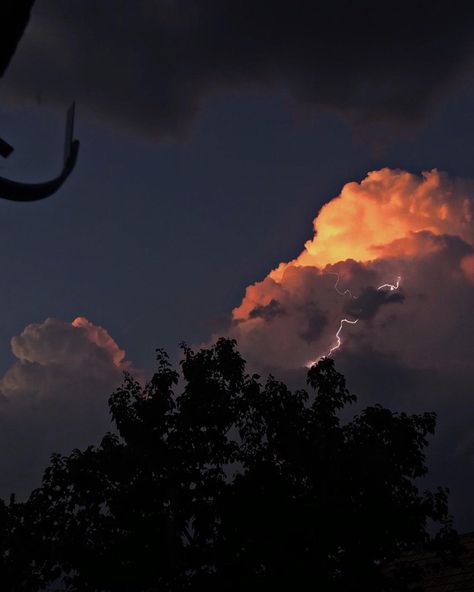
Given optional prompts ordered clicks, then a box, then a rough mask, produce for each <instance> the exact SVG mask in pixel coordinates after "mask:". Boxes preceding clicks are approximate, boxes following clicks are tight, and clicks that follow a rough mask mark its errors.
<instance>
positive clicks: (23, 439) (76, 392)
mask: <svg viewBox="0 0 474 592" xmlns="http://www.w3.org/2000/svg"><path fill="white" fill-rule="evenodd" d="M11 345H12V352H13V354H14V356H15V358H16V360H15V362H14V363H13V365H12V366H11V367H10V368H9V369H8V370H7V372H6V373H5V374H4V375H3V376H2V377H1V378H0V497H5V496H8V495H9V493H10V492H16V493H18V494H19V495H20V496H24V495H26V494H28V493H29V491H30V490H31V489H32V488H33V487H36V486H38V485H39V484H40V479H41V475H42V473H43V470H44V468H45V467H46V466H47V464H48V460H49V457H50V455H51V454H52V453H53V452H62V453H66V452H69V451H70V450H72V448H76V447H77V448H83V447H86V446H88V445H90V444H93V443H95V442H97V441H98V439H99V438H100V437H101V436H102V435H103V434H104V433H105V432H106V431H107V430H109V429H110V428H111V424H110V420H109V412H108V406H107V399H108V397H109V396H110V395H111V394H112V392H113V391H114V389H115V388H116V387H117V386H119V385H120V383H121V381H122V379H123V372H124V371H130V370H132V368H131V365H130V363H129V362H127V361H126V360H125V352H124V351H123V350H121V349H120V348H119V347H118V345H117V343H116V342H115V341H114V339H113V338H112V337H111V336H110V335H109V334H108V332H107V331H106V330H105V329H104V328H103V327H100V326H98V325H94V324H93V323H91V322H90V321H88V320H87V319H85V318H84V317H77V318H76V319H74V321H73V322H72V323H66V322H63V321H60V320H58V319H51V318H49V319H46V320H45V321H44V322H43V323H34V324H31V325H28V326H27V327H25V329H24V330H23V331H22V333H21V334H20V335H17V336H15V337H13V338H12V341H11Z"/></svg>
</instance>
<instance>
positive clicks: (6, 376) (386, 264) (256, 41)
mask: <svg viewBox="0 0 474 592" xmlns="http://www.w3.org/2000/svg"><path fill="white" fill-rule="evenodd" d="M412 4H413V3H409V2H400V3H397V5H396V9H394V12H393V14H391V15H387V14H386V13H385V14H383V13H382V12H381V9H380V8H378V6H379V3H376V2H361V3H357V5H356V4H355V3H353V2H331V3H328V5H327V6H326V5H325V4H323V3H319V4H318V5H317V6H315V3H314V2H304V1H302V2H300V3H296V4H295V3H286V2H268V1H267V2H264V1H263V0H262V1H259V2H255V1H254V2H243V3H227V2H225V3H223V2H218V1H217V0H215V1H211V0H201V1H195V2H190V1H186V2H185V1H184V0H182V1H180V0H176V1H172V0H171V1H165V0H162V1H154V2H152V1H151V0H150V1H145V0H143V1H141V2H134V3H129V2H125V1H118V2H116V3H114V11H113V14H111V11H110V3H109V2H107V1H106V0H97V1H95V2H94V3H90V4H89V3H88V4H87V9H86V8H84V6H85V5H84V3H83V2H80V1H79V0H68V1H67V2H66V1H65V0H62V1H60V0H48V1H46V0H37V3H36V6H35V8H34V10H33V13H32V18H31V22H30V24H29V26H28V28H27V30H26V33H25V35H24V37H23V39H22V41H21V43H20V46H19V49H18V51H17V53H16V55H15V57H14V59H13V60H12V63H11V65H10V68H9V70H8V71H7V74H6V76H5V77H4V78H3V80H2V82H1V87H0V91H1V93H2V94H1V96H2V101H1V109H0V125H1V128H0V136H1V137H3V138H5V139H6V140H7V141H8V142H10V143H11V144H13V145H14V146H15V152H14V154H13V155H12V156H11V157H10V159H8V161H4V162H2V163H0V166H1V167H2V168H1V169H0V174H1V175H5V176H8V177H11V178H15V179H21V180H41V179H43V178H47V177H48V176H53V174H55V173H56V172H57V170H58V169H59V167H60V165H61V158H62V142H63V133H64V130H63V128H64V117H65V111H66V108H67V106H68V104H69V103H70V101H71V100H72V99H76V101H77V137H78V138H79V139H80V141H81V151H80V155H79V161H78V164H77V168H76V170H75V171H74V173H73V174H72V176H71V177H70V179H69V180H68V181H67V183H66V184H65V186H64V187H63V188H62V189H61V191H60V192H59V193H58V194H56V195H55V196H53V197H52V198H50V199H48V200H45V201H44V202H39V203H33V204H15V203H10V202H1V203H0V236H1V237H2V239H1V240H2V249H1V251H0V261H1V269H2V280H3V281H2V289H1V290H0V307H1V309H2V310H3V311H4V314H3V315H1V316H0V371H1V373H2V375H3V378H2V379H1V390H2V393H3V399H2V401H1V403H2V406H3V407H2V409H3V410H1V409H0V411H1V414H0V421H1V423H2V426H4V427H3V436H2V439H3V441H4V444H3V450H4V451H5V452H4V453H3V457H2V456H1V455H0V466H2V467H3V470H2V481H1V482H0V493H2V494H3V495H5V494H7V493H8V492H9V491H11V490H15V489H17V490H20V491H23V492H26V491H27V490H28V488H29V487H31V486H32V485H34V483H35V482H36V481H37V479H38V478H39V477H38V476H39V474H40V472H41V470H40V469H41V467H42V465H43V464H44V463H45V462H46V460H47V455H48V454H49V452H51V451H52V449H57V450H60V449H62V450H67V449H68V447H71V446H74V445H78V446H84V445H86V444H88V443H89V442H90V441H91V440H93V439H94V438H95V437H97V436H98V435H100V434H101V433H102V431H103V430H104V429H105V427H106V423H107V421H106V410H105V402H106V399H107V397H108V395H109V393H110V391H111V390H112V389H113V388H114V386H115V385H116V384H117V381H118V380H120V375H121V371H122V370H123V369H124V368H127V367H130V365H133V367H134V368H137V369H140V370H143V371H144V372H145V374H147V375H149V373H150V372H151V371H152V369H153V362H154V349H155V348H156V347H162V346H164V347H166V348H167V349H168V350H169V351H170V353H172V354H174V353H175V352H176V351H177V345H178V343H179V342H180V341H182V340H186V341H187V342H188V343H191V344H201V343H209V342H210V340H211V339H212V336H215V335H220V334H230V335H232V336H235V337H237V338H238V339H239V343H241V347H242V351H243V353H244V355H245V356H246V357H247V358H248V360H249V362H250V363H251V364H253V365H254V366H256V367H258V366H260V367H264V368H269V369H272V371H274V372H275V373H276V374H277V375H278V372H280V375H281V377H288V379H289V380H295V382H298V380H301V378H302V377H303V378H304V364H305V363H306V362H308V360H310V359H312V358H313V357H317V356H319V355H322V354H324V353H325V352H327V351H328V349H329V347H331V346H332V344H333V336H334V334H335V330H337V328H338V323H339V320H340V318H341V316H344V315H346V316H347V315H352V316H351V317H350V318H352V319H355V318H359V319H360V320H359V322H358V324H357V325H354V326H353V327H350V328H347V327H346V329H348V331H347V332H346V331H345V332H344V334H343V336H344V343H343V348H342V349H341V351H340V352H337V354H336V363H337V364H338V368H340V369H341V370H343V371H344V372H345V373H346V374H347V376H348V380H349V386H350V387H353V390H355V391H356V392H357V394H359V395H360V398H361V402H366V403H368V402H374V401H376V402H380V403H382V404H387V405H390V406H392V407H395V408H402V407H403V408H406V409H417V410H431V409H435V410H438V411H439V413H440V420H439V423H440V429H439V436H438V440H436V439H435V443H434V445H433V462H432V464H433V479H434V480H435V482H436V483H438V482H439V483H440V484H444V483H446V484H451V485H452V487H453V511H455V512H456V513H457V515H458V517H459V520H460V525H461V527H462V529H463V530H467V529H469V528H470V529H472V528H473V527H474V515H473V514H472V512H471V510H470V509H469V505H470V504H469V503H468V501H467V500H468V499H469V498H472V493H474V472H473V471H474V464H473V454H474V448H473V446H474V431H472V421H474V402H473V400H472V393H473V386H474V371H473V370H472V369H471V368H470V366H471V358H472V352H473V351H474V348H473V345H474V343H473V337H472V331H471V329H472V328H474V327H473V321H474V318H473V313H472V305H473V300H474V263H473V262H472V260H471V259H470V254H471V252H472V249H473V245H474V238H473V232H474V231H473V229H472V219H471V220H469V212H472V211H474V208H473V204H474V189H473V182H472V181H471V180H472V179H474V164H473V159H472V154H473V150H474V139H473V138H474V110H473V108H472V105H473V104H474V77H473V73H472V47H471V39H472V28H473V22H474V20H473V14H471V13H472V12H474V10H473V9H466V8H463V10H462V11H459V10H455V6H454V4H453V3H450V4H449V10H448V9H446V6H447V5H446V3H444V2H430V3H428V2H426V3H425V2H419V3H416V5H415V6H416V8H413V6H412ZM384 8H386V7H384ZM380 169H383V170H384V172H382V173H378V177H377V176H376V179H377V184H376V186H375V185H373V184H370V179H372V180H373V179H374V177H373V176H372V177H370V176H369V177H367V175H368V173H369V172H371V171H378V170H380ZM432 169H438V170H440V171H445V174H438V173H430V175H428V176H425V177H422V176H421V173H422V172H423V171H432ZM399 171H408V173H411V175H407V174H405V173H403V172H399ZM364 179H365V181H364ZM470 179H471V180H470ZM348 183H355V185H354V184H353V185H351V186H350V188H349V189H346V190H345V193H344V195H345V196H346V197H345V198H344V200H342V201H341V200H339V202H331V200H332V199H333V198H334V197H336V196H338V195H340V194H341V191H342V189H343V187H344V186H345V185H346V184H348ZM430 183H431V184H430ZM354 196H355V197H354ZM387 200H388V201H389V202H390V200H392V201H393V200H394V201H393V203H395V201H396V202H397V204H398V205H397V208H398V209H394V208H392V207H390V208H388V209H387V208H386V209H384V206H383V204H384V203H385V202H387ZM397 200H398V201H397ZM328 202H331V203H332V204H334V203H342V204H343V208H342V210H341V211H342V214H337V215H338V216H339V222H338V228H339V230H340V232H341V237H340V240H339V243H340V244H341V245H342V247H343V248H342V250H341V252H340V253H339V251H338V254H337V256H336V255H335V256H334V257H333V258H327V257H326V259H324V257H322V255H318V253H322V252H323V247H324V245H323V244H322V243H318V238H315V239H314V229H313V220H314V219H315V218H316V217H317V214H318V212H319V210H320V208H321V207H322V206H323V204H325V203H328ZM466 203H467V204H468V205H463V204H466ZM350 204H353V205H354V204H355V205H354V208H355V209H351V207H352V206H351V205H350ZM359 204H360V205H361V207H363V211H364V212H365V213H366V218H364V220H366V221H367V220H369V218H370V220H369V221H367V223H365V222H364V223H362V222H363V220H362V221H361V218H360V216H361V215H362V214H359V213H358V212H359V209H358V205H359ZM364 204H365V205H364ZM416 204H418V205H416ZM444 204H447V208H448V210H447V213H446V212H445V213H443V211H444V210H443V205H444ZM415 207H419V209H420V208H421V209H423V208H424V209H423V211H424V212H425V214H426V212H428V211H429V212H430V213H429V215H428V214H426V215H425V214H423V216H425V219H424V222H423V223H422V222H419V221H417V220H415V221H414V218H413V217H412V216H411V214H410V212H413V211H414V210H413V208H415ZM344 208H347V211H349V214H348V219H349V221H350V223H351V224H352V225H353V227H351V229H350V232H352V233H353V234H354V233H355V235H357V234H358V233H357V232H356V230H358V229H360V236H359V237H358V241H359V238H360V237H362V238H363V239H364V240H365V241H366V243H367V244H365V243H364V245H365V246H363V248H367V249H369V250H370V248H371V247H372V246H373V245H374V244H375V243H376V244H377V246H378V247H379V248H380V249H381V250H379V251H378V252H377V253H375V254H373V255H372V256H359V255H360V252H361V251H360V249H361V248H362V247H361V246H360V244H359V242H360V241H359V242H357V245H356V244H355V243H354V242H353V241H352V240H349V239H348V236H349V235H348V234H347V233H346V234H344V233H343V232H342V230H341V228H342V227H343V226H344V224H345V220H346V218H345V216H344V215H343V214H344V211H345V210H344ZM410 208H411V209H410ZM463 208H464V209H463ZM470 208H471V209H470ZM332 211H335V210H334V206H331V205H330V206H328V208H327V209H326V210H323V212H332ZM323 212H322V213H321V215H322V214H323ZM319 220H320V222H319V224H320V231H319V232H320V236H321V235H322V230H321V229H322V228H323V226H324V224H325V222H324V219H323V218H319ZM341 220H342V222H341ZM358 225H360V226H358ZM384 225H386V227H387V230H386V229H385V226H384ZM389 227H390V228H392V227H393V228H396V229H397V231H396V232H392V231H389V230H388V228H389ZM398 231H399V232H398ZM348 232H349V231H348ZM351 236H352V235H351ZM313 239H314V241H313V242H314V245H313V247H314V249H313V250H314V252H315V253H316V256H315V257H314V258H313V259H311V261H308V259H304V265H305V266H306V267H304V268H302V267H298V265H299V264H298V263H297V264H296V266H295V265H293V264H291V262H293V261H294V260H299V261H300V262H301V261H303V260H302V259H301V257H302V253H304V244H305V242H306V241H308V240H313ZM394 241H399V242H397V243H396V244H395V243H394ZM400 241H401V242H400ZM324 248H326V247H324ZM328 249H333V251H332V252H333V253H334V246H331V245H330V246H329V247H328ZM358 249H359V250H358ZM318 257H319V258H318ZM298 258H300V259H298ZM348 258H353V259H358V260H359V264H358V265H355V264H348V263H344V261H345V259H348ZM373 259H375V263H374V262H373ZM371 261H372V262H371ZM281 262H287V263H288V264H289V265H288V269H290V270H293V269H296V271H295V272H294V275H293V276H291V273H293V271H291V273H290V275H287V276H286V279H281V278H280V279H279V280H278V281H277V282H276V284H277V285H275V286H274V285H273V284H271V281H273V280H272V278H271V277H270V278H267V276H268V274H269V273H270V272H271V270H273V269H275V268H277V266H278V265H279V264H280V263H281ZM327 263H330V264H332V265H336V270H337V271H338V273H341V274H342V275H343V276H344V277H343V279H344V288H346V287H347V288H351V289H352V290H353V291H354V293H355V295H356V296H357V298H358V299H360V300H359V301H358V303H357V306H355V305H354V303H353V302H352V303H351V302H348V301H347V300H346V299H341V296H340V295H339V294H337V292H336V291H335V290H334V276H328V275H327V273H326V274H325V273H324V266H325V265H326V264H327ZM351 266H352V267H351ZM398 275H402V276H403V277H402V283H401V289H400V291H399V295H400V297H399V298H395V299H390V298H389V297H388V296H387V295H386V294H384V295H382V296H383V297H382V296H380V295H375V296H374V290H375V291H376V288H377V287H378V285H380V284H381V283H384V282H392V281H393V282H394V281H396V277H397V276H398ZM290 276H291V277H290ZM265 278H267V279H265ZM262 282H263V283H262ZM253 284H257V285H256V287H255V288H253V290H254V292H252V289H251V290H250V292H247V295H246V288H247V287H249V286H252V285H253ZM249 294H250V296H249ZM354 306H355V308H354ZM239 311H240V312H239ZM239 315H240V316H239ZM76 317H84V318H85V319H88V320H89V321H90V323H87V322H86V321H85V320H83V321H77V322H75V323H74V325H71V322H72V321H73V320H74V319H76ZM48 318H52V319H55V320H54V321H46V319H48ZM440 319H441V320H442V323H441V325H440V322H439V320H440ZM98 327H102V328H103V329H102V330H101V329H98ZM440 327H441V328H440ZM20 335H22V336H21V337H17V338H16V339H15V340H14V341H13V348H12V345H11V343H10V340H11V339H12V337H15V336H20ZM117 344H118V345H117ZM272 347H273V349H272ZM121 350H125V351H126V354H123V355H122V354H121V353H120V354H118V353H117V352H120V351H121ZM73 359H74V360H76V361H77V363H72V362H71V360H73ZM126 360H128V361H129V363H128V362H126ZM91 405H92V407H93V408H94V409H95V411H94V419H93V420H91V421H89V422H88V421H87V419H86V418H88V417H91V416H90V408H91V407H90V406H91ZM78 417H79V418H81V417H83V418H84V422H83V423H82V424H81V423H80V422H78V421H77V418H78ZM85 424H87V427H84V429H82V427H81V426H82V425H85ZM70 425H74V426H75V429H74V430H70V429H69V428H68V426H70ZM45 434H47V437H46V436H45ZM39 443H41V446H40V445H39ZM33 451H34V453H33ZM448 467H449V469H448ZM35 480H36V481H35ZM461 481H463V483H462V484H461Z"/></svg>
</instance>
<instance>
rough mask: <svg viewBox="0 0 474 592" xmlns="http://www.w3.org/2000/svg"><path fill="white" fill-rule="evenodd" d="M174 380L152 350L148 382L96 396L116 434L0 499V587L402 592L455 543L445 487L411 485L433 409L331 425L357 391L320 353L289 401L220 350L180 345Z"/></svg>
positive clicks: (372, 410)
mask: <svg viewBox="0 0 474 592" xmlns="http://www.w3.org/2000/svg"><path fill="white" fill-rule="evenodd" d="M181 371H182V380H181V381H179V379H180V375H179V373H178V372H176V371H175V370H174V369H173V368H172V367H171V366H170V364H169V362H168V358H167V356H166V354H165V353H164V352H162V351H159V353H158V370H157V372H156V374H155V375H154V376H153V378H152V379H151V381H150V383H148V384H147V385H146V386H145V387H142V386H141V385H140V384H139V383H138V382H137V381H135V380H134V379H133V378H132V377H131V376H127V377H126V379H125V382H124V384H123V386H122V387H121V388H119V389H118V390H117V391H116V392H115V393H114V394H113V395H112V396H111V398H110V401H109V403H110V410H111V413H112V418H113V421H114V423H115V425H116V428H117V430H118V434H107V435H106V436H105V437H104V438H103V440H102V442H101V444H100V445H99V446H98V447H92V446H91V447H89V448H88V449H86V450H85V451H83V452H81V451H79V450H76V451H74V452H73V453H72V454H71V455H70V456H60V455H54V456H53V457H52V461H51V465H50V466H49V468H48V469H47V470H46V472H45V474H44V478H43V483H42V485H41V487H40V488H39V489H37V490H35V491H34V492H33V493H32V495H31V497H30V499H29V500H28V501H27V502H26V503H16V502H15V501H14V499H12V500H11V501H10V504H9V505H7V504H3V505H0V581H2V586H4V587H5V588H6V589H8V590H15V591H26V590H28V591H29V592H33V591H39V590H45V589H50V586H53V588H54V589H58V590H59V589H61V590H68V591H77V592H79V591H81V592H82V591H84V590H88V591H89V592H99V591H100V592H106V591H107V592H145V591H146V592H151V591H160V592H162V591H166V592H171V591H173V592H179V591H184V590H186V591H189V590H191V591H194V590H196V591H197V590H206V591H209V592H213V591H216V592H217V591H219V592H221V591H223V590H226V591H231V592H232V591H235V592H237V591H239V592H240V591H242V592H244V591H245V592H251V591H256V590H258V591H262V590H263V591H266V590H272V592H273V591H276V590H281V589H283V590H304V589H310V590H324V592H336V591H337V592H360V591H361V590H363V591H364V592H388V591H402V590H408V589H410V590H414V588H409V584H408V582H411V584H412V583H413V581H414V577H415V572H416V571H417V570H416V569H414V568H416V567H417V566H416V565H415V566H413V565H412V564H411V563H410V562H406V561H397V558H399V557H400V555H402V554H403V553H405V552H406V551H407V550H410V549H412V548H414V547H417V546H418V545H422V546H423V547H424V548H427V545H428V546H430V545H431V548H432V549H434V548H438V550H439V549H445V550H446V548H447V545H448V542H449V543H450V542H452V541H453V540H455V536H454V531H453V530H452V529H451V523H450V518H449V515H448V508H447V498H446V492H445V491H444V490H441V489H439V490H438V491H436V492H435V493H432V492H429V491H425V492H421V491H419V489H418V487H417V485H416V479H417V478H419V477H420V476H422V475H424V474H425V473H426V466H425V456H424V448H425V447H426V445H427V436H428V435H429V434H431V433H432V432H433V430H434V427H435V417H434V415H433V414H431V413H425V414H423V415H406V414H404V413H400V414H398V413H392V412H391V411H389V410H388V409H385V408H383V407H381V406H375V407H369V408H367V409H365V410H364V411H362V412H361V413H360V414H359V415H358V416H356V417H354V418H353V419H352V421H350V422H348V423H345V424H343V423H342V422H341V420H340V418H339V412H340V411H341V410H342V409H343V408H344V407H345V406H346V405H348V404H350V403H352V402H353V401H354V400H355V397H354V396H353V395H351V394H350V393H349V392H348V390H347V389H346V385H345V380H344V377H343V376H341V375H340V374H338V373H337V372H336V370H335V369H334V363H333V361H332V360H331V359H327V358H326V359H323V360H321V361H320V362H319V363H318V364H317V365H315V366H313V367H312V368H311V369H310V370H309V372H308V384H309V385H310V386H311V388H312V391H313V392H312V393H308V392H306V391H303V390H301V391H297V392H291V391H289V390H288V388H287V387H286V386H285V385H284V384H283V383H281V382H278V381H277V380H275V379H274V378H273V377H269V378H268V380H267V381H266V382H265V383H264V384H262V382H261V381H260V378H259V376H257V375H253V376H249V375H247V374H246V373H245V362H244V360H243V359H242V358H241V357H240V355H239V353H238V352H237V351H236V349H235V342H233V341H229V340H225V339H221V340H219V341H218V342H217V344H216V345H215V346H214V347H212V348H211V349H204V350H201V351H199V352H197V353H196V352H193V351H192V350H191V349H189V348H187V347H184V359H183V361H182V363H181ZM178 385H179V392H177V390H178ZM429 524H431V530H429V528H428V526H429ZM435 527H436V528H440V527H441V528H440V530H439V532H438V534H437V535H435V536H432V535H430V534H429V532H433V531H434V530H435ZM411 584H410V585H411ZM8 586H10V587H8Z"/></svg>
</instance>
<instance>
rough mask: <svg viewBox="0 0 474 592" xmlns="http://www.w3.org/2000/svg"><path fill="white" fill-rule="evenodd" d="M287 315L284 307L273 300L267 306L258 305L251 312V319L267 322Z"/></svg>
mask: <svg viewBox="0 0 474 592" xmlns="http://www.w3.org/2000/svg"><path fill="white" fill-rule="evenodd" d="M282 314H285V309H284V308H283V306H282V305H281V304H280V303H279V302H278V300H275V299H274V298H272V300H270V302H269V303H268V304H266V305H258V306H256V307H255V308H254V309H253V310H251V311H250V313H249V317H250V318H251V319H264V320H265V321H272V320H273V319H274V318H275V317H277V316H280V315H282Z"/></svg>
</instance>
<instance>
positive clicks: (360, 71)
mask: <svg viewBox="0 0 474 592" xmlns="http://www.w3.org/2000/svg"><path fill="white" fill-rule="evenodd" d="M473 24H474V8H473V7H472V6H471V5H470V3H466V2H464V3H463V4H462V8H459V7H458V8H456V3H454V4H453V3H450V4H449V5H448V4H447V3H446V2H443V1H440V0H431V1H430V2H427V1H424V0H423V1H419V2H409V1H408V0H400V1H399V2H397V4H396V5H393V6H392V7H389V8H387V6H385V5H384V4H382V3H380V2H377V1H375V0H363V1H359V2H349V1H346V0H332V1H328V0H326V2H314V1H312V0H299V1H298V2H296V3H295V2H289V1H288V0H246V1H243V2H223V1H222V0H137V1H135V2H132V3H131V2H126V1H124V0H116V1H115V2H113V3H111V2H110V1H109V0H94V3H93V4H90V5H89V3H86V4H85V3H84V2H82V1H81V0H68V1H67V2H65V1H64V0H48V1H47V2H46V1H45V0H37V2H36V5H35V9H34V11H33V18H32V20H31V24H30V27H29V28H28V31H27V33H26V35H25V37H24V39H23V41H22V45H21V48H20V51H19V52H18V54H17V55H16V57H15V63H14V64H13V65H12V68H11V70H10V71H9V72H8V77H7V80H6V82H7V84H6V86H5V88H4V89H3V92H4V93H5V92H6V91H10V92H14V93H15V96H16V99H18V96H19V95H22V96H29V97H36V96H38V95H41V96H43V97H44V98H45V99H52V100H54V101H60V102H61V104H64V102H66V103H67V102H69V101H70V99H71V97H75V98H76V99H77V100H78V102H79V103H80V105H81V108H82V109H83V110H86V109H88V110H89V111H92V112H94V113H95V114H96V115H98V116H100V118H101V119H104V120H109V121H110V120H112V121H113V122H114V123H117V124H119V125H120V126H126V127H129V128H134V129H135V130H139V131H140V132H141V133H145V134H147V135H150V134H151V135H153V136H154V137H175V136H176V135H179V134H182V133H183V132H184V133H185V132H186V131H188V129H189V126H190V125H191V124H192V122H193V119H194V117H195V115H196V113H197V112H198V110H199V108H200V105H201V103H202V102H203V100H205V99H206V98H207V97H209V96H211V95H216V94H218V93H219V92H222V91H226V92H229V91H236V90H239V91H240V90H242V89H247V90H248V89H252V90H255V89H257V90H259V91H260V90H262V89H263V90H269V89H270V90H272V91H274V90H276V91H278V92H281V93H284V94H285V95H289V96H291V97H292V99H293V102H294V103H295V104H296V105H298V107H300V108H303V109H305V110H310V111H311V110H312V109H314V108H315V107H316V108H320V107H323V108H330V109H331V110H336V111H338V112H342V113H344V114H345V115H347V116H349V117H351V118H352V119H353V120H355V121H356V122H364V121H367V120H369V121H380V120H383V121H397V122H400V121H413V120H415V119H418V118H420V117H421V116H422V115H423V114H424V112H425V111H426V109H427V107H428V106H429V105H430V103H431V102H432V100H433V98H435V97H436V96H437V95H438V94H439V93H440V92H441V91H442V90H443V89H444V88H446V86H447V85H448V84H449V82H452V80H453V77H455V76H456V75H457V74H458V73H460V72H465V70H466V63H467V62H468V61H469V60H470V59H471V55H472V47H471V40H472V30H473ZM4 96H5V95H4Z"/></svg>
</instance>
